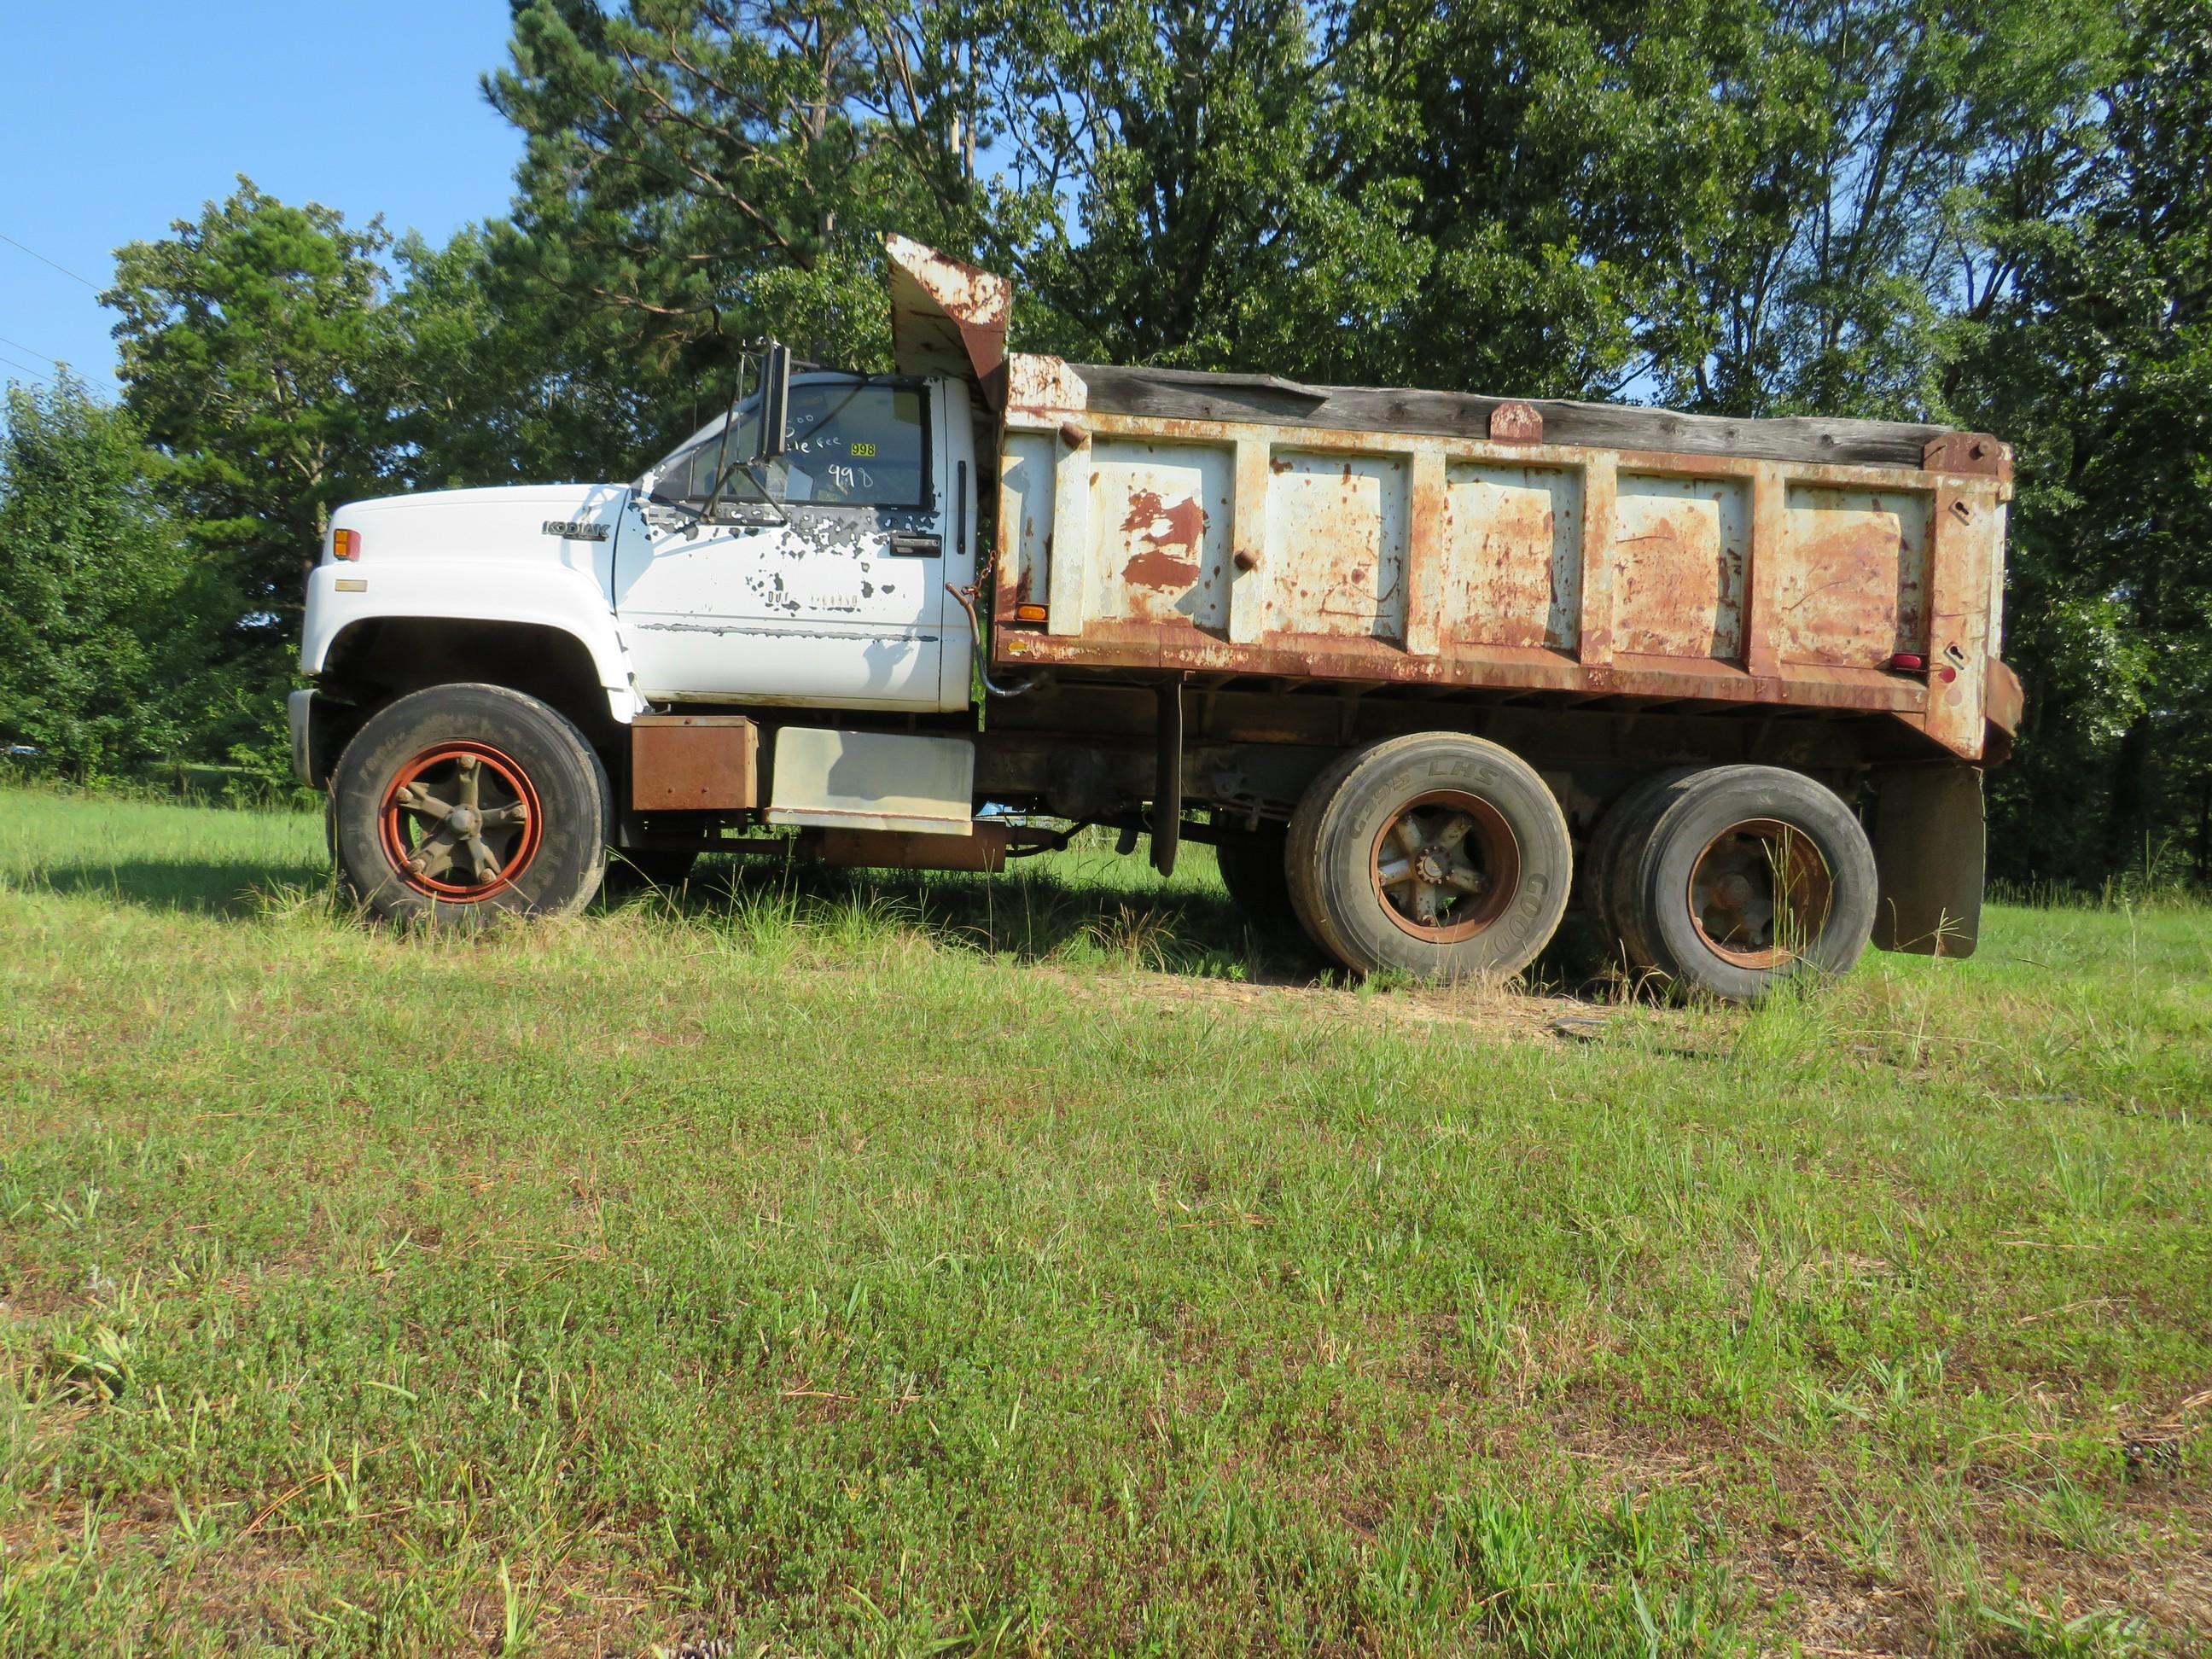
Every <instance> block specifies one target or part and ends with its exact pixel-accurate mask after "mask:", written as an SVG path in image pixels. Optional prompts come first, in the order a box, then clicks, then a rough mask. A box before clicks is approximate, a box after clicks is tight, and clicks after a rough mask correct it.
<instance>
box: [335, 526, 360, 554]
mask: <svg viewBox="0 0 2212 1659" xmlns="http://www.w3.org/2000/svg"><path fill="white" fill-rule="evenodd" d="M360 556H361V532H359V531H358V530H333V531H332V532H331V557H332V558H334V559H357V558H359V557H360Z"/></svg>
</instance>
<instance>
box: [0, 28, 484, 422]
mask: <svg viewBox="0 0 2212 1659" xmlns="http://www.w3.org/2000/svg"><path fill="white" fill-rule="evenodd" d="M507 20H508V13H507V5H506V4H505V0H446V3H442V4H439V3H429V0H378V3H376V4H373V5H369V4H362V3H360V0H207V3H202V4H198V5H191V4H179V3H178V0H161V3H148V0H70V3H64V0H0V237H6V238H9V239H11V240H10V241H0V358H6V359H10V360H12V362H0V382H4V381H7V380H22V381H24V382H25V383H26V384H29V385H36V384H38V382H37V381H35V380H33V379H32V374H44V375H51V374H52V373H53V368H54V366H53V364H52V362H50V361H49V359H50V358H55V357H58V358H64V359H66V360H67V361H68V362H69V363H70V366H71V368H74V369H76V372H77V373H79V374H82V375H83V377H84V378H85V379H86V380H88V381H90V382H91V383H92V384H93V385H94V387H95V388H99V389H102V390H105V389H107V388H110V387H112V385H113V380H112V374H113V370H114V362H115V347H114V342H113V341H112V339H111V338H110V337H109V336H108V330H109V328H110V327H111V326H112V325H113V322H114V317H113V314H112V313H110V312H108V311H106V309H105V308H104V307H102V306H101V305H100V302H99V300H98V299H97V297H96V295H95V291H94V287H88V286H87V285H86V284H87V283H91V284H94V285H96V286H97V287H100V288H104V287H106V285H107V284H108V283H109V282H110V281H111V280H112V276H113V271H114V262H113V258H112V255H113V252H114V250H115V249H116V248H118V247H119V246H122V245H123V244H124V243H125V242H129V241H134V240H146V239H149V238H153V237H158V236H161V235H162V234H166V232H167V228H168V225H169V222H170V221H171V220H173V219H181V218H190V217H192V216H197V213H198V212H199V209H200V204H202V203H204V202H206V201H210V200H212V199H216V198H219V197H222V196H225V195H227V194H228V193H229V191H231V190H232V189H233V188H234V184H233V179H234V175H235V174H237V173H245V174H246V175H247V176H248V177H250V178H251V179H252V180H253V181H254V182H255V183H256V184H258V185H260V186H261V188H262V189H263V190H264V191H268V192H269V193H270V194H271V195H273V196H276V197H281V198H283V200H286V201H289V202H304V201H309V200H313V201H319V202H324V203H327V204H329V205H331V206H332V207H335V208H337V209H339V210H342V211H343V213H344V214H345V216H346V217H347V219H348V220H349V221H351V222H365V221H367V220H368V219H370V218H372V217H374V216H375V215H377V214H379V213H381V214H382V215H384V216H385V221H386V223H387V224H388V225H389V226H390V227H391V228H392V229H393V230H394V231H399V230H404V229H405V228H409V227H410V226H411V227H413V228H416V229H418V230H420V231H421V232H422V234H424V235H426V236H428V237H431V238H432V239H434V240H443V239H444V238H445V237H446V236H447V234H450V233H451V232H453V230H455V229H456V228H459V226H461V225H463V224H465V223H466V222H469V221H470V220H471V219H481V218H483V217H485V216H488V215H490V214H494V213H498V212H501V211H502V210H504V209H505V208H506V206H507V198H508V193H509V189H508V187H509V181H510V179H511V177H512V174H513V167H514V162H515V160H516V158H517V156H518V155H520V151H521V142H520V137H519V135H517V134H516V133H515V132H514V131H513V129H512V128H510V127H509V126H507V124H506V123H505V122H504V121H502V120H501V119H500V118H499V117H498V116H497V115H495V113H493V112H492V110H491V108H490V106H488V105H487V104H486V103H485V102H484V100H483V94H482V93H481V92H480V91H479V90H478V89H477V77H478V76H481V75H483V73H484V72H485V71H486V70H490V69H494V68H496V67H497V66H499V65H500V64H503V63H505V62H506V60H507ZM11 241H12V242H14V243H21V244H22V245H23V246H20V247H19V246H11ZM26 248H28V249H33V250H35V251H36V253H37V254H40V255H43V256H44V258H45V259H46V260H51V261H52V264H46V263H44V262H42V260H41V259H40V258H34V257H33V254H32V253H31V252H25V251H24V250H25V249H26ZM57 265H58V266H61V267H63V268H64V270H66V271H68V272H70V273H74V275H73V276H71V275H64V270H56V269H55V268H54V267H55V266H57ZM80 277H81V278H82V279H84V280H83V281H78V280H76V278H80ZM27 371H28V372H27Z"/></svg>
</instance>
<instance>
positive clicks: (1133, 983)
mask: <svg viewBox="0 0 2212 1659" xmlns="http://www.w3.org/2000/svg"><path fill="white" fill-rule="evenodd" d="M1033 971H1036V972H1038V973H1042V974H1045V975H1048V976H1050V977H1051V978H1052V979H1053V980H1054V981H1056V982H1057V983H1059V984H1060V985H1062V986H1065V987H1066V988H1067V990H1068V991H1069V993H1070V994H1071V996H1072V997H1073V1000H1078V1001H1089V1002H1094V1003H1106V1002H1110V1003H1112V1004H1113V1005H1114V1006H1115V1007H1116V1008H1120V1009H1127V1008H1128V1007H1129V1006H1131V1005H1132V1004H1139V1005H1148V1006H1153V1007H1156V1008H1158V1009H1159V1010H1161V1011H1162V1012H1179V1011H1182V1010H1184V1009H1191V1008H1201V1009H1202V1008H1224V1007H1227V1008H1243V1009H1251V1010H1254V1011H1255V1012H1294V1013H1297V1014H1299V1015H1301V1016H1303V1017H1307V1018H1312V1019H1314V1020H1316V1022H1331V1023H1340V1024H1350V1025H1352V1026H1355V1027H1360V1028H1364V1029H1369V1030H1374V1029H1389V1028H1390V1027H1394V1026H1395V1027H1399V1028H1415V1029H1432V1028H1435V1027H1437V1026H1452V1027H1456V1028H1458V1029H1459V1030H1463V1031H1465V1032H1467V1033H1468V1034H1469V1035H1470V1036H1479V1037H1482V1038H1485V1039H1488V1040H1491V1041H1495V1042H1548V1043H1553V1044H1570V1043H1577V1042H1588V1041H1589V1040H1591V1039H1592V1038H1594V1037H1596V1036H1601V1035H1602V1034H1603V1032H1604V1031H1605V1030H1606V1029H1607V1027H1608V1026H1610V1025H1611V1024H1613V1022H1614V1021H1616V1020H1618V1019H1621V1018H1623V1017H1624V1015H1623V1012H1622V1011H1620V1010H1616V1009H1614V1008H1613V1007H1611V1006H1607V1005H1606V1004H1603V1003H1595V1002H1585V1001H1583V1000H1579V999H1577V998H1574V997H1568V996H1559V995H1555V994H1529V993H1527V992H1520V991H1511V990H1507V989H1504V988H1503V987H1496V986H1472V985H1469V986H1409V987H1402V988H1399V989H1395V990H1390V991H1384V992H1375V993H1371V994H1364V995H1363V994H1359V993H1358V992H1354V991H1350V990H1346V989H1345V988H1343V987H1339V986H1333V985H1270V984H1252V983H1249V982H1247V981H1237V980H1226V979H1203V978H1199V977H1196V976H1194V975H1188V974H1172V973H1154V972H1151V971H1146V970H1135V971H1131V972H1127V973H1116V974H1110V975H1098V974H1077V973H1074V972H1073V971H1070V970H1069V969H1062V968H1051V967H1046V968H1040V969H1035V970H1033Z"/></svg>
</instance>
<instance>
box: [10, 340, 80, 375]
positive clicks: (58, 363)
mask: <svg viewBox="0 0 2212 1659" xmlns="http://www.w3.org/2000/svg"><path fill="white" fill-rule="evenodd" d="M0 345H11V346H13V347H15V349H16V350H18V351H27V352H29V353H30V354H31V355H32V356H33V357H43V358H45V359H46V361H47V362H50V363H52V365H53V366H54V367H55V368H68V367H69V365H68V363H67V362H64V360H63V359H61V358H59V357H57V356H54V354H53V353H52V352H51V351H41V350H40V349H38V348H37V347H36V346H27V345H25V344H24V343H22V342H21V340H11V339H9V337H7V336H6V335H4V334H0Z"/></svg>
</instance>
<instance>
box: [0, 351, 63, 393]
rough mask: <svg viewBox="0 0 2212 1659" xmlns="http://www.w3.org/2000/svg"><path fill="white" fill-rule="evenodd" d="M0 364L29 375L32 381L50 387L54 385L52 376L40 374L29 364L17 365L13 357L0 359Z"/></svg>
mask: <svg viewBox="0 0 2212 1659" xmlns="http://www.w3.org/2000/svg"><path fill="white" fill-rule="evenodd" d="M0 363H5V364H7V365H8V367H9V368H20V369H21V370H22V371H23V373H24V374H27V375H29V376H30V377H31V378H32V379H33V380H43V381H44V382H46V385H48V386H52V384H53V383H54V382H53V377H52V375H50V374H40V373H39V371H38V370H37V369H35V368H32V367H31V366H30V365H29V364H27V363H19V362H16V361H15V359H14V358H13V357H0Z"/></svg>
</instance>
